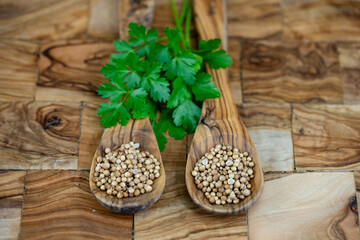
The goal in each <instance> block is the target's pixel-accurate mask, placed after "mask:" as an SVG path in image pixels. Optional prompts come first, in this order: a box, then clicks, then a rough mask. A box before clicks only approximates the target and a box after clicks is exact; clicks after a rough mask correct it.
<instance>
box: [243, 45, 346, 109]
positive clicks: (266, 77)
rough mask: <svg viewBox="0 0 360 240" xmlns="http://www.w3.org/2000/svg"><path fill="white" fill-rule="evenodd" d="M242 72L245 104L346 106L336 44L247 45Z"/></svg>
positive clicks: (244, 51)
mask: <svg viewBox="0 0 360 240" xmlns="http://www.w3.org/2000/svg"><path fill="white" fill-rule="evenodd" d="M242 69H243V72H242V75H243V94H244V101H245V102H295V103H306V102H321V103H343V90H342V82H341V79H340V65H339V59H338V52H337V49H336V45H335V44H327V43H296V42H280V41H275V42H274V41H263V42H245V43H244V44H243V46H242Z"/></svg>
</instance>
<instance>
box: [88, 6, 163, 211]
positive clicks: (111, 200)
mask: <svg viewBox="0 0 360 240" xmlns="http://www.w3.org/2000/svg"><path fill="white" fill-rule="evenodd" d="M154 6H155V1H154V0H144V1H140V2H133V1H122V2H121V4H120V12H119V20H120V24H119V26H120V29H119V32H120V35H121V38H122V39H127V38H128V37H129V36H128V34H127V32H128V28H127V26H128V24H129V22H138V23H139V24H143V25H145V26H146V27H148V28H149V27H150V25H151V22H152V19H153V14H154ZM130 141H133V142H138V143H140V149H141V150H143V151H149V152H150V153H151V154H153V155H154V156H155V158H156V159H157V160H158V161H159V162H160V174H161V175H160V177H159V178H157V179H155V180H154V184H153V185H152V188H153V190H152V191H151V192H149V193H145V194H143V195H140V196H137V197H132V198H122V199H118V198H117V197H116V196H110V195H108V194H106V192H105V191H101V190H100V189H99V188H98V187H97V186H96V184H95V183H94V182H93V181H92V178H93V176H94V171H95V166H96V159H97V157H98V156H103V155H104V151H105V148H107V147H109V148H110V149H112V150H115V149H116V148H118V147H120V146H121V144H123V143H128V142H130ZM89 181H90V189H91V192H92V193H93V194H94V196H95V198H96V200H97V201H98V202H99V203H100V204H101V205H103V206H104V207H106V208H109V209H111V210H113V211H115V212H118V213H136V212H139V211H143V210H145V209H147V208H148V207H150V206H151V205H152V204H154V203H155V202H156V201H157V200H158V199H159V198H160V196H161V193H162V192H163V190H164V187H165V170H164V165H163V162H162V159H161V155H160V151H159V147H158V144H157V141H156V137H155V134H154V131H153V128H152V126H151V124H150V120H149V118H145V119H136V120H134V119H131V120H130V121H129V122H128V124H127V125H126V126H121V125H117V126H115V127H112V128H108V129H105V130H104V133H103V135H102V137H101V140H100V142H99V145H98V148H97V150H96V152H95V155H94V158H93V161H92V164H91V170H90V178H89Z"/></svg>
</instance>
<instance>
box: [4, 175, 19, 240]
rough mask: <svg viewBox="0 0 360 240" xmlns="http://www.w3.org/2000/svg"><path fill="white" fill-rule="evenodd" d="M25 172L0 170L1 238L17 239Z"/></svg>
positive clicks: (6, 239) (7, 239) (5, 239)
mask: <svg viewBox="0 0 360 240" xmlns="http://www.w3.org/2000/svg"><path fill="white" fill-rule="evenodd" d="M24 184H25V172H23V171H21V172H20V171H19V172H14V171H0V232H1V237H0V238H1V239H4V240H10V239H18V235H19V227H20V221H21V220H20V219H21V207H22V202H23V194H24Z"/></svg>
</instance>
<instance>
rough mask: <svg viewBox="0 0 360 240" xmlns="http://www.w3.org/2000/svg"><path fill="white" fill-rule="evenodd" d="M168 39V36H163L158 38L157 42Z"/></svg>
mask: <svg viewBox="0 0 360 240" xmlns="http://www.w3.org/2000/svg"><path fill="white" fill-rule="evenodd" d="M166 39H167V37H166V36H164V37H161V38H158V39H156V40H155V42H161V41H164V40H166Z"/></svg>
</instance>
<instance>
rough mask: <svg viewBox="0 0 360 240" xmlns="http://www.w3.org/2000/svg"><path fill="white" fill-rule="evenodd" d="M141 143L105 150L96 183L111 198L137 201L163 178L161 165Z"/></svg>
mask: <svg viewBox="0 0 360 240" xmlns="http://www.w3.org/2000/svg"><path fill="white" fill-rule="evenodd" d="M139 147H140V144H139V143H133V142H130V143H127V144H122V145H121V147H120V148H118V149H116V150H111V149H110V148H106V149H105V156H104V157H100V156H99V157H98V158H97V164H96V167H95V173H94V177H93V181H94V182H95V183H96V185H97V186H98V187H99V188H100V189H101V190H102V191H106V193H107V194H109V195H113V196H116V197H117V198H127V197H137V196H140V195H141V194H145V193H147V192H151V191H152V185H153V183H154V180H155V179H157V178H158V177H160V162H159V161H158V160H157V159H156V158H155V157H154V155H152V154H150V153H149V152H147V151H145V152H144V151H141V150H140V149H139Z"/></svg>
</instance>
